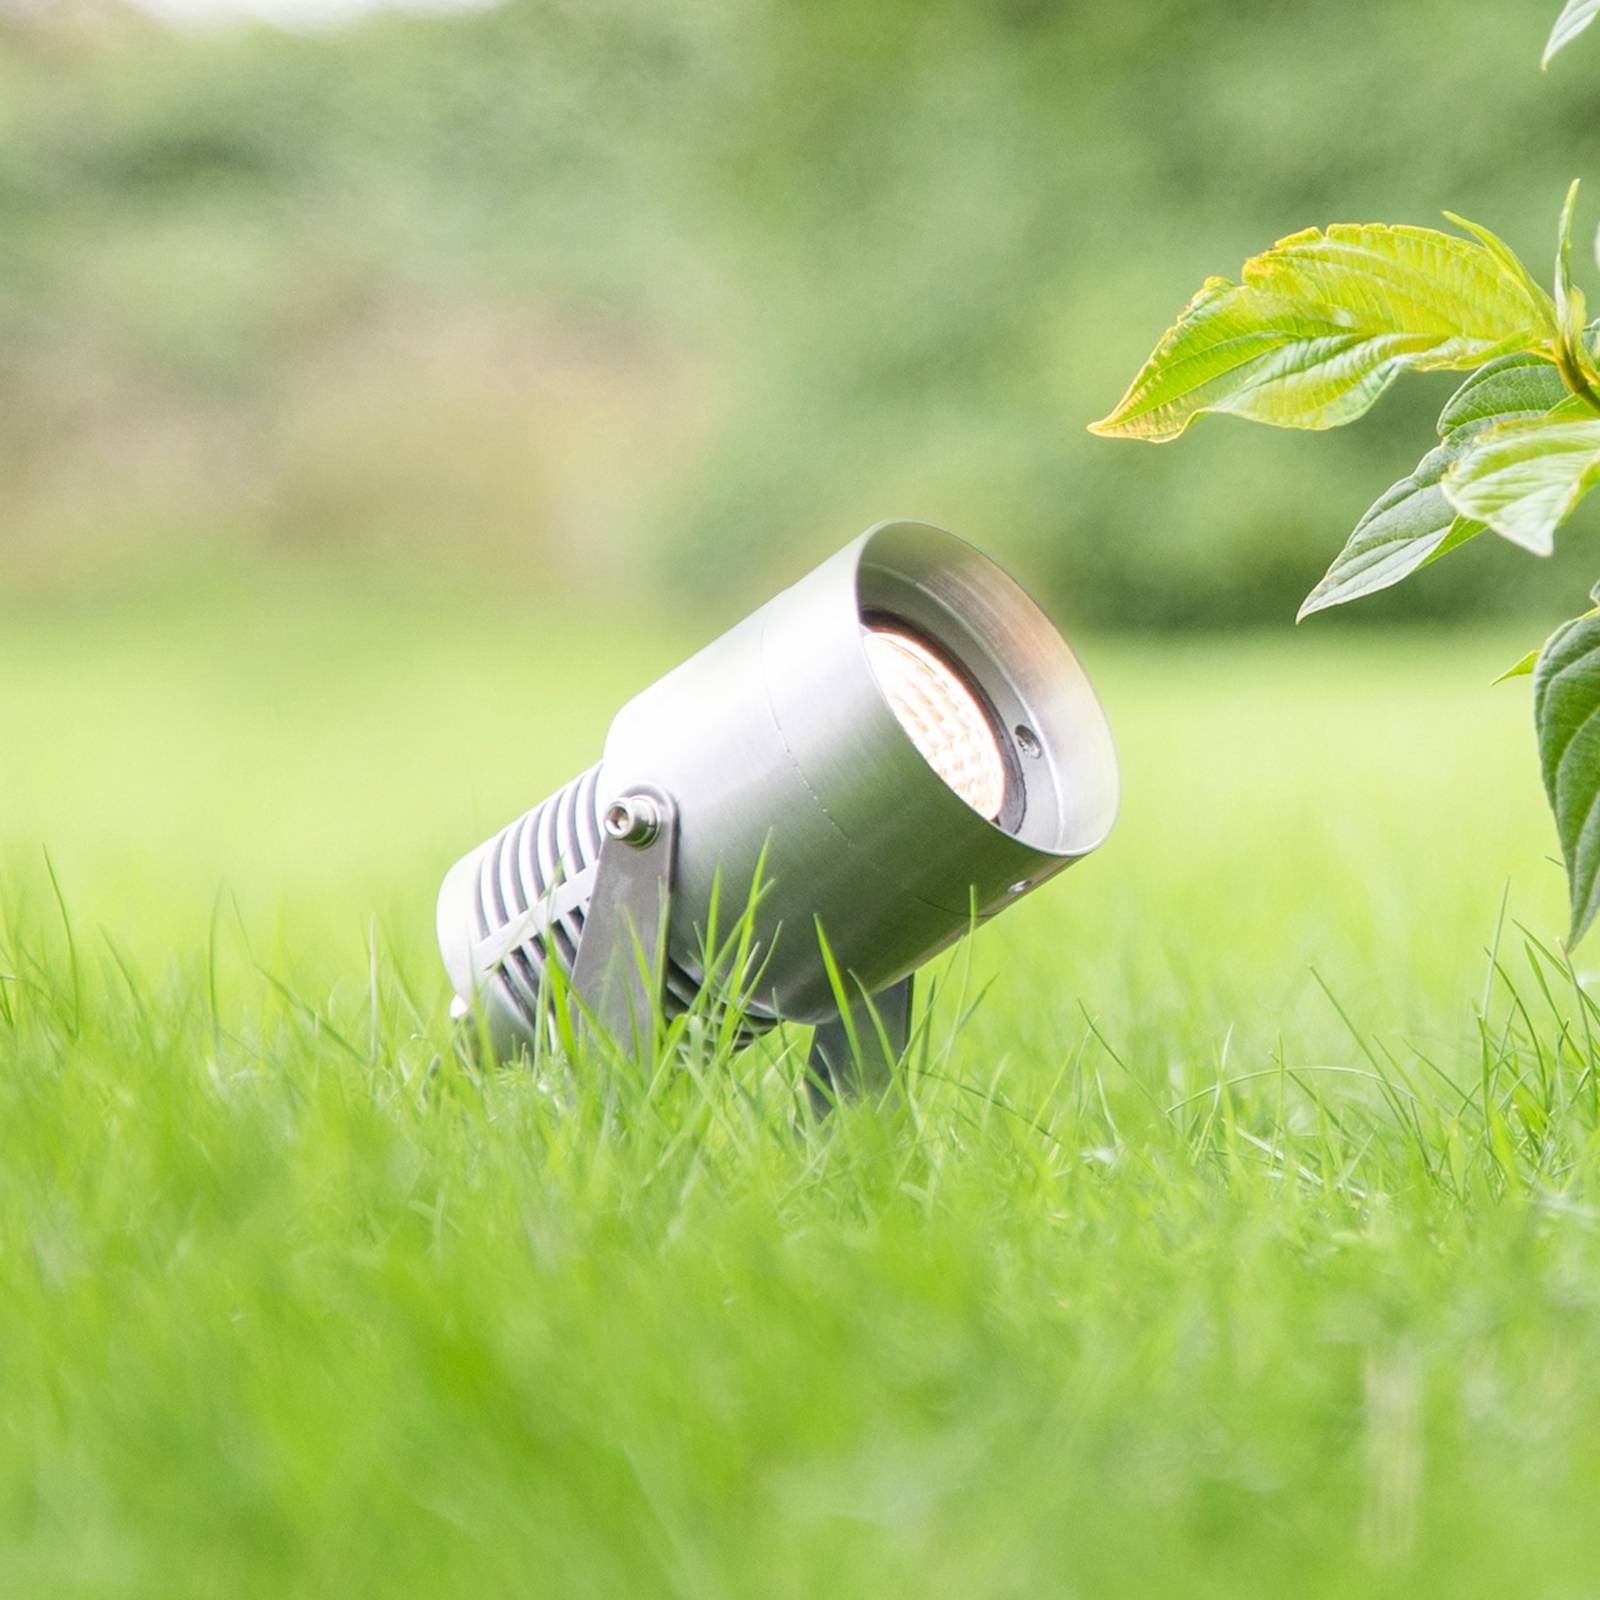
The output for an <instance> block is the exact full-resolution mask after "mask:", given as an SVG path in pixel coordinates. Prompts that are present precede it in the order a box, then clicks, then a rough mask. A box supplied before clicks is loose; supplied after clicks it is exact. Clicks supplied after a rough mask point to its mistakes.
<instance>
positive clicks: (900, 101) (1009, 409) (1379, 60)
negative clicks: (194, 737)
mask: <svg viewBox="0 0 1600 1600" xmlns="http://www.w3.org/2000/svg"><path fill="white" fill-rule="evenodd" d="M1550 9H1551V7H1550V0H1406V4H1404V5H1395V4H1394V3H1393V0H1343V3H1342V4H1340V5H1338V6H1285V5H1282V4H1278V3H1273V0H1202V3H1196V0H1144V3H1141V4H1139V5H1128V6H1124V5H1097V6H1090V5H1081V4H1080V5H1068V4H1065V3H1060V4H1052V3H1048V0H1006V3H993V0H990V3H984V4H979V3H968V4H956V5H950V6H945V7H928V6H926V5H922V4H918V3H915V0H872V3H870V4H864V3H862V0H808V3H807V4H805V5H793V4H784V3H781V0H697V3H696V4H695V5H693V6H684V7H664V6H659V5H654V4H649V3H646V0H570V3H556V0H512V3H510V4H507V5H505V6H503V7H500V8H498V9H492V10H485V11H481V12H474V13H471V14H466V15H454V16H448V17H445V16H435V17H423V16H410V15H408V16H401V15H385V16H379V17H375V18H373V19H371V20H369V21H367V22H364V23H362V24H360V25H358V26H355V27H351V28H348V29H345V30H341V31H337V32H330V33H327V34H322V35H317V36H300V35H293V34H288V33H283V32H278V31H274V30H271V29H267V28H245V27H218V28H214V29H210V30H206V31H197V32H189V33H183V34H179V33H175V32H171V31H169V30H167V29H164V28H162V27H161V26H159V25H158V24H156V23H154V22H153V21H151V20H149V19H148V18H146V17H145V16H143V15H142V14H141V13H137V12H133V11H128V10H123V9H120V8H118V7H117V6H116V4H115V3H114V0H100V3H96V0H80V3H79V4H77V5H75V6H71V7H69V8H62V9H56V8H55V7H50V6H45V7H36V8H34V9H31V10H26V11H14V12H9V13H8V12H5V11H4V10H0V473H3V480H0V586H4V587H6V588H8V589H10V590H11V591H12V592H13V593H19V592H21V593H28V592H33V591H35V590H36V589H38V588H39V587H41V586H46V587H47V586H49V585H52V584H61V583H70V584H72V585H74V586H82V585H85V584H95V583H112V584H116V585H118V586H126V585H127V584H128V583H129V582H130V581H132V577H131V575H132V574H134V573H141V574H147V575H148V574H165V573H168V572H169V571H171V570H173V569H176V570H178V571H187V570H190V569H203V568H206V567H207V566H209V565H213V564H218V563H221V564H226V563H229V562H235V561H238V560H239V559H241V558H243V559H246V560H252V561H253V560H255V559H257V558H261V559H273V560H278V559H284V560H288V561H290V562H291V563H292V562H293V561H296V560H299V559H301V558H305V559H307V560H312V561H315V562H326V561H327V560H329V559H330V557H331V558H335V559H342V558H345V557H348V558H350V559H351V560H352V561H358V562H361V563H363V564H365V566H366V567H367V569H368V570H369V571H378V572H382V571H390V572H395V573H400V574H413V575H414V574H423V575H426V576H428V577H429V581H432V580H433V577H435V576H437V575H438V574H440V573H442V572H445V571H448V570H450V569H452V568H453V569H455V570H456V571H458V572H460V573H461V574H462V575H463V581H468V582H470V581H475V577H474V575H475V574H476V573H478V572H479V571H481V570H482V569H481V565H480V563H481V562H482V561H483V560H484V559H486V558H491V557H492V558H493V559H495V560H508V561H511V562H512V563H514V566H513V571H514V572H515V573H516V574H517V577H516V581H518V582H524V583H527V584H528V585H529V586H530V587H534V588H537V587H542V586H552V587H563V586H566V587H570V586H579V587H581V586H583V585H586V584H589V585H599V584H602V583H617V582H622V583H627V584H641V585H642V584H647V583H648V584H659V583H661V582H662V581H670V582H673V583H676V584H680V585H682V587H683V588H684V590H685V591H686V592H694V593H704V592H708V591H709V592H712V593H719V592H723V593H730V594H738V595H741V596H742V595H744V594H747V593H749V592H751V591H753V590H754V589H756V588H757V587H759V586H760V585H762V584H766V583H769V582H771V581H772V580H773V579H774V577H775V576H779V575H784V574H793V573H794V572H796V571H797V570H799V568H800V567H801V565H802V564H803V563H804V562H805V561H806V560H807V559H809V558H811V557H813V556H816V555H820V554H822V553H824V552H825V551H826V550H828V549H829V548H831V547H832V546H834V545H835V544H837V543H838V542H840V541H841V540H842V539H843V538H844V537H846V536H847V535H848V534H850V533H852V532H855V531H856V530H857V529H858V528H859V527H860V526H863V525H865V524H866V523H867V522H869V521H871V520H874V519H875V518H876V517H878V516H882V515H887V514H891V513H892V514H909V515H921V516H926V517H930V518H932V519H934V520H939V521H944V522H947V523H949V524H950V525H952V526H954V527H956V528H958V529H959V530H961V531H963V532H966V533H968V534H969V535H970V536H972V537H974V538H977V539H980V540H981V541H983V542H984V543H985V544H986V545H988V546H989V547H991V548H994V549H997V550H999V551H1001V552H1002V553H1005V554H1008V555H1010V556H1011V557H1012V558H1014V559H1015V560H1017V561H1019V562H1021V563H1022V564H1023V565H1024V566H1025V568H1026V570H1027V573H1028V575H1029V577H1030V578H1031V579H1033V580H1035V581H1043V582H1045V584H1046V585H1047V586H1049V585H1053V586H1054V588H1055V591H1056V597H1057V599H1058V601H1059V602H1060V603H1061V604H1062V605H1063V606H1064V607H1065V609H1066V611H1067V614H1068V615H1071V616H1075V617H1076V618H1078V619H1080V620H1087V621H1101V622H1105V623H1109V624H1126V625H1161V626H1174V625H1177V626H1211V625H1218V624H1229V623H1237V622H1244V621H1252V620H1256V619H1261V618H1270V619H1273V620H1275V621H1279V622H1282V623H1283V624H1285V625H1286V624H1287V621H1288V619H1289V618H1290V617H1292V615H1293V613H1294V608H1295V605H1296V603H1297V601H1298V600H1299V598H1300V596H1301V595H1303V594H1304V593H1305V591H1306V590H1307V589H1308V588H1310V586H1311V584H1312V583H1313V582H1314V581H1315V580H1316V578H1317V576H1318V575H1319V574H1320V572H1321V571H1322V569H1323V567H1324V566H1325V565H1326V562H1327V559H1328V555H1329V553H1330V551H1332V550H1333V549H1335V548H1337V546H1338V544H1339V542H1340V541H1341V540H1342V539H1343V538H1344V536H1345V534H1346V533H1347V532H1348V531H1349V529H1350V527H1351V526H1352V524H1353V523H1354V521H1355V519H1356V518H1357V517H1358V516H1359V515H1360V513H1361V512H1362V511H1363V510H1364V509H1365V507H1366V504H1367V502H1368V500H1369V499H1370V498H1371V491H1372V486H1373V484H1374V483H1375V482H1379V481H1388V478H1393V477H1398V476H1399V475H1401V474H1402V473H1403V472H1405V471H1407V470H1409V468H1410V466H1411V465H1412V464H1413V459H1414V455H1415V441H1416V439H1417V438H1418V437H1419V436H1422V435H1425V433H1426V431H1427V430H1428V429H1429V428H1430V427H1431V424H1432V419H1433V415H1434V413H1435V412H1436V411H1437V409H1438V404H1439V401H1440V398H1441V394H1440V392H1438V391H1436V390H1435V389H1434V388H1431V387H1430V385H1429V384H1428V383H1418V384H1416V385H1414V386H1413V387H1412V388H1411V389H1410V390H1408V391H1407V392H1405V393H1397V394H1395V395H1393V396H1391V397H1390V398H1388V399H1387V400H1385V402H1384V403H1383V405H1382V406H1381V407H1380V408H1379V410H1378V411H1377V412H1376V413H1375V414H1374V416H1373V417H1371V418H1369V419H1368V420H1367V421H1366V422H1365V423H1364V424H1363V425H1361V426H1360V427H1358V428H1355V429H1352V430H1349V431H1348V432H1347V433H1344V434H1342V435H1338V436H1334V437H1332V438H1321V439H1306V438H1303V437H1297V436H1284V437H1271V436H1265V435H1263V434H1261V433H1258V432H1254V431H1252V432H1251V434H1250V436H1249V438H1248V439H1247V440H1242V439H1241V438H1240V436H1239V434H1238V433H1237V432H1236V431H1233V430H1228V429H1225V428H1221V429H1213V428H1210V427H1202V428H1201V429H1199V430H1198V432H1197V435H1196V437H1195V439H1194V440H1193V441H1192V443H1191V446H1190V448H1189V449H1188V450H1186V451H1185V452H1184V453H1183V455H1182V458H1181V459H1172V458H1159V459H1152V457H1151V456H1150V455H1147V454H1145V453H1142V452H1139V451H1137V450H1134V449H1133V448H1132V447H1128V448H1126V449H1120V448H1107V447H1105V446H1104V445H1097V444H1096V443H1095V442H1094V441H1093V440H1091V439H1090V438H1088V437H1087V435H1085V433H1084V432H1083V424H1084V423H1085V422H1086V421H1087V420H1088V419H1089V418H1091V417H1093V416H1097V415H1099V414H1100V413H1101V412H1102V411H1104V410H1105V409H1106V407H1107V406H1108V405H1109V404H1110V403H1111V402H1112V401H1114V400H1115V399H1116V396H1117V394H1118V393H1120V392H1121V387H1122V380H1123V379H1124V378H1125V377H1126V374H1127V373H1128V371H1130V370H1131V369H1132V367H1133V366H1134V365H1136V364H1137V361H1138V359H1139V358H1140V357H1141V356H1142V354H1143V353H1144V350H1145V347H1146V346H1147V345H1148V342H1149V336H1150V330H1151V328H1152V327H1154V326H1158V325H1159V324H1160V323H1161V320H1162V318H1163V317H1165V316H1166V315H1167V313H1168V312H1169V311H1170V310H1171V308H1172V306H1173V305H1175V304H1177V303H1179V302H1180V301H1181V300H1182V298H1183V296H1184V295H1185V294H1186V293H1187V291H1188V289H1189V288H1190V287H1192V284H1193V281H1194V280H1195V278H1196V275H1197V273H1199V272H1204V271H1208V270H1210V271H1227V270H1229V269H1231V268H1232V267H1234V266H1236V265H1237V263H1238V261H1239V260H1240V259H1242V258H1243V257H1245V256H1247V255H1249V254H1251V253H1253V252H1255V251H1257V250H1259V249H1261V248H1262V247H1263V246H1264V245H1266V244H1267V243H1269V242H1270V241H1271V240H1272V239H1273V238H1274V237H1276V236H1278V235H1281V234H1284V233H1287V232H1289V231H1291V230H1292V229H1294V228H1297V227H1301V226H1304V225H1309V224H1313V223H1324V222H1327V221H1331V220H1355V221H1361V220H1369V219H1372V218H1384V219H1388V220H1408V221H1420V222H1430V221H1434V220H1436V218H1437V213H1438V209H1439V207H1440V206H1442V205H1449V206H1450V207H1452V208H1453V209H1455V210H1458V211H1462V212H1464V213H1466V214H1467V215H1469V216H1473V217H1475V218H1479V219H1481V220H1482V221H1484V222H1485V223H1487V224H1489V225H1490V226H1492V227H1494V228H1496V229H1497V230H1498V231H1500V232H1501V233H1503V234H1504V235H1506V236H1507V237H1508V238H1509V239H1510V240H1511V241H1512V242H1513V243H1514V244H1515V245H1517V246H1518V247H1519V248H1520V249H1522V250H1523V251H1524V253H1526V254H1529V255H1531V256H1533V257H1536V258H1538V257H1542V255H1543V254H1545V253H1546V251H1545V250H1544V245H1543V241H1544V236H1545V234H1546V233H1548V232H1549V229H1550V222H1549V219H1550V217H1551V216H1552V215H1553V214H1554V212H1555V209H1556V207H1557V205H1558V204H1559V201H1560V196H1561V194H1562V192H1563V191H1564V189H1565V186H1566V183H1567V180H1568V179H1569V178H1570V177H1571V176H1572V175H1573V174H1574V173H1583V172H1587V171H1589V170H1590V169H1591V168H1592V167H1593V166H1594V164H1595V156H1596V155H1597V153H1600V119H1597V118H1596V116H1595V114H1594V108H1595V104H1596V99H1597V95H1600V71H1597V70H1596V69H1595V67H1594V65H1593V62H1592V60H1587V59H1585V54H1584V52H1580V51H1573V52H1570V53H1569V55H1568V56H1566V57H1563V58H1562V59H1561V60H1560V61H1558V63H1557V64H1556V67H1555V69H1554V70H1553V71H1552V72H1551V74H1550V75H1549V76H1547V77H1541V75H1540V74H1539V72H1538V71H1537V70H1536V65H1535V63H1536V62H1537V59H1538V53H1539V49H1540V46H1541V44H1542V42H1543V39H1544V36H1545V34H1546V32H1547V31H1548V28H1549V24H1550ZM6 19H9V20H6ZM1551 247H1552V248H1553V241H1551ZM1448 383H1449V380H1448V379H1445V380H1441V383H1440V385H1439V386H1438V389H1439V390H1442V389H1447V388H1448ZM1386 474H1387V477H1386V476H1385V475H1386ZM1479 543H1480V544H1481V545H1482V546H1483V548H1482V549H1475V550H1469V551H1466V552H1463V553H1462V555H1461V556H1459V557H1458V558H1456V559H1455V560H1454V561H1452V562H1449V563H1445V564H1443V565H1441V566H1440V567H1438V568H1436V569H1432V570H1431V571H1430V572H1429V573H1427V574H1424V575H1423V577H1422V579H1421V580H1420V582H1419V583H1418V584H1417V585H1416V586H1415V589H1414V593H1413V594H1412V595H1411V596H1410V597H1408V598H1407V599H1405V600H1404V601H1402V602H1400V605H1399V607H1398V609H1397V608H1396V607H1395V606H1394V605H1392V604H1390V605H1387V606H1386V605H1385V604H1384V603H1383V602H1379V603H1377V604H1375V605H1374V607H1373V611H1374V612H1375V613H1376V614H1378V615H1380V616H1381V615H1396V614H1400V612H1404V613H1406V614H1410V615H1415V614H1416V613H1417V610H1418V608H1419V607H1420V608H1421V610H1422V612H1423V614H1426V615H1432V616H1436V617H1437V616H1444V615H1449V614H1453V613H1458V612H1462V611H1469V610H1474V609H1492V608H1495V607H1498V606H1499V605H1501V604H1502V603H1508V604H1509V603H1512V602H1511V601H1509V600H1507V601H1505V602H1502V600H1501V594H1502V587H1503V584H1504V579H1505V573H1506V570H1507V566H1508V564H1509V563H1514V562H1516V561H1517V560H1518V559H1519V558H1518V556H1517V554H1516V552H1513V551H1500V550H1496V549H1493V548H1491V545H1492V543H1494V542H1493V541H1479ZM1581 544H1582V540H1581V539H1569V540H1568V541H1567V549H1568V550H1569V551H1571V550H1572V549H1573V547H1574V546H1578V547H1581ZM1521 560H1522V561H1523V562H1524V563H1525V562H1526V557H1522V558H1521ZM1572 560H1573V562H1575V564H1574V565H1572V567H1571V570H1570V571H1569V570H1568V562H1567V560H1566V558H1563V557H1558V558H1557V559H1556V560H1555V561H1554V562H1552V563H1550V564H1549V566H1548V567H1547V568H1546V569H1543V570H1542V571H1541V582H1540V583H1533V584H1529V583H1527V582H1526V573H1525V572H1524V573H1522V574H1521V575H1519V583H1518V586H1517V591H1516V595H1515V602H1514V603H1515V604H1517V605H1519V606H1524V607H1528V608H1531V609H1539V610H1547V609H1548V606H1549V604H1550V601H1551V591H1552V589H1559V590H1561V591H1562V592H1563V596H1564V598H1571V595H1572V593H1576V594H1578V595H1579V596H1580V597H1581V593H1582V592H1583V591H1584V590H1586V588H1587V582H1586V579H1585V577H1584V574H1586V573H1587V571H1588V567H1589V565H1591V564H1592V563H1591V562H1589V561H1588V560H1587V559H1586V558H1585V557H1584V556H1583V555H1582V552H1581V548H1579V549H1578V551H1577V554H1576V555H1575V556H1574V557H1573V558H1572ZM1569 591H1570V592H1569ZM1316 625H1318V626H1322V625H1323V624H1322V623H1320V622H1319V623H1318V624H1316Z"/></svg>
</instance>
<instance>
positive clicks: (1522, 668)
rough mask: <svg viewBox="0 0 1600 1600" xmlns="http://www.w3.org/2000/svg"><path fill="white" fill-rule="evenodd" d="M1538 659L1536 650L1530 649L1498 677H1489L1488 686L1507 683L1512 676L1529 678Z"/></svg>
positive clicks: (1492, 686)
mask: <svg viewBox="0 0 1600 1600" xmlns="http://www.w3.org/2000/svg"><path fill="white" fill-rule="evenodd" d="M1538 660H1539V652H1538V650H1537V649H1534V650H1530V651H1529V652H1528V653H1527V655H1525V656H1523V658H1522V659H1521V660H1520V661H1516V662H1513V663H1512V664H1511V665H1510V666H1509V667H1507V668H1506V670H1505V671H1504V672H1502V673H1501V674H1500V676H1499V677H1498V678H1491V679H1490V680H1489V687H1490V688H1491V689H1492V688H1494V686H1495V685H1496V684H1497V683H1509V682H1510V681H1511V680H1512V679H1513V678H1531V677H1532V676H1533V669H1534V667H1535V666H1536V665H1537V663H1538Z"/></svg>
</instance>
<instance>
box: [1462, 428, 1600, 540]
mask: <svg viewBox="0 0 1600 1600" xmlns="http://www.w3.org/2000/svg"><path fill="white" fill-rule="evenodd" d="M1597 482H1600V417H1591V418H1589V419H1587V420H1585V421H1577V422H1569V421H1566V420H1564V419H1563V418H1562V417H1539V418H1535V419H1532V420H1523V421H1518V422H1508V423H1505V424H1503V425H1502V426H1500V427H1498V428H1491V429H1489V430H1488V431H1487V432H1486V433H1481V434H1479V435H1478V436H1477V437H1476V438H1474V439H1473V440H1472V442H1471V443H1470V444H1469V445H1468V446H1467V449H1466V450H1465V452H1464V453H1463V454H1462V456H1461V458H1460V459H1459V460H1458V461H1457V462H1456V463H1455V464H1454V465H1453V466H1452V467H1450V469H1449V470H1448V471H1447V472H1446V473H1445V476H1444V492H1445V495H1446V497H1447V498H1448V499H1449V501H1450V503H1451V505H1453V506H1454V507H1455V508H1456V510H1457V511H1458V512H1460V513H1461V515H1462V516H1464V517H1471V518H1472V519H1473V520H1474V521H1477V522H1485V523H1487V524H1488V525H1489V526H1490V527H1491V528H1493V529H1494V531H1495V532H1496V533H1498V534H1499V535H1500V536H1501V537H1502V538H1504V539H1509V540H1510V541H1511V542H1512V543H1513V544H1519V545H1521V546H1522V547H1523V549H1525V550H1531V551H1533V552H1534V554H1535V555H1541V556H1547V555H1549V554H1550V552H1551V551H1552V550H1553V549H1554V548H1555V532H1556V529H1557V528H1558V527H1560V526H1561V524H1562V523H1563V522H1565V521H1566V519H1567V518H1568V517H1569V516H1571V515H1572V512H1573V510H1574V509H1575V508H1576V506H1577V504H1578V502H1579V501H1580V500H1581V499H1582V498H1583V497H1584V495H1586V494H1587V493H1588V492H1589V490H1590V489H1592V488H1593V487H1594V486H1595V484H1596V483H1597Z"/></svg>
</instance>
